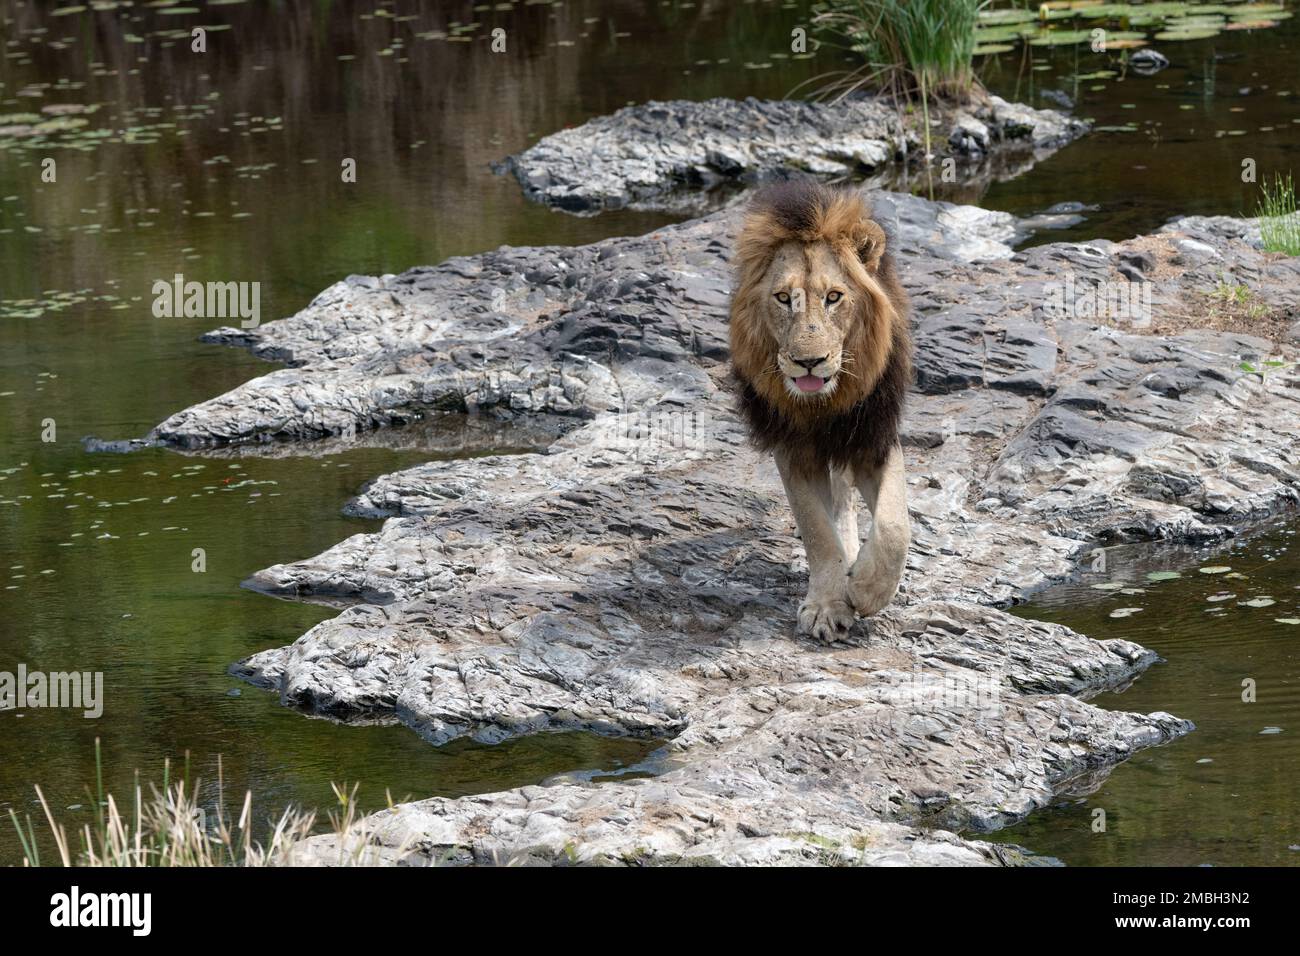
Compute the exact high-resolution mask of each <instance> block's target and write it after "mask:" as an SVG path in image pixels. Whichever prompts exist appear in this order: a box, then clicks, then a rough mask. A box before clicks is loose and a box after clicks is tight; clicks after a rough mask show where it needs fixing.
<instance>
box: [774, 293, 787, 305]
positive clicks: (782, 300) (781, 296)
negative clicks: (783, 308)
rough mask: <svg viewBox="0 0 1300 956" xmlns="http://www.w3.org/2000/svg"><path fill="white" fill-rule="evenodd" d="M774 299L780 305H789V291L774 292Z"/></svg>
mask: <svg viewBox="0 0 1300 956" xmlns="http://www.w3.org/2000/svg"><path fill="white" fill-rule="evenodd" d="M776 301H777V302H780V303H781V304H782V305H789V304H790V293H789V292H778V293H777V294H776Z"/></svg>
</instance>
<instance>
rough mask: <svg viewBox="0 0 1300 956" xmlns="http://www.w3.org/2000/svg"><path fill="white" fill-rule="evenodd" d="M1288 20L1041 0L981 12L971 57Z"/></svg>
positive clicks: (1222, 10)
mask: <svg viewBox="0 0 1300 956" xmlns="http://www.w3.org/2000/svg"><path fill="white" fill-rule="evenodd" d="M1292 15H1293V13H1292V11H1290V10H1288V9H1287V8H1286V7H1285V5H1283V4H1282V3H1244V4H1237V5H1231V4H1224V3H1215V2H1213V0H1209V2H1207V0H1180V2H1152V3H1146V2H1143V3H1105V2H1102V0H1045V2H1042V3H1033V4H1029V5H1028V8H1026V7H1025V6H1013V7H1006V8H998V9H985V10H982V11H981V12H980V14H979V22H978V28H977V30H976V34H975V38H976V46H975V51H974V55H975V56H986V55H992V54H997V53H1005V52H1007V51H1008V50H1011V49H1013V48H1014V45H1015V44H1016V43H1022V42H1023V43H1026V44H1028V45H1029V46H1033V47H1056V46H1068V45H1076V44H1089V45H1091V46H1092V49H1093V52H1096V53H1107V52H1111V51H1117V50H1132V49H1137V48H1139V47H1144V46H1147V45H1148V42H1149V34H1151V33H1152V31H1154V39H1156V40H1159V41H1161V42H1164V43H1168V42H1185V41H1194V40H1208V39H1210V38H1212V37H1215V36H1218V35H1219V34H1220V33H1223V32H1224V31H1235V30H1262V29H1268V28H1270V27H1275V26H1277V25H1278V23H1279V22H1280V21H1282V20H1285V19H1288V18H1290V17H1291V16H1292ZM1067 21H1070V22H1067Z"/></svg>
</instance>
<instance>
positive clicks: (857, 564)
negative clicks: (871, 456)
mask: <svg viewBox="0 0 1300 956" xmlns="http://www.w3.org/2000/svg"><path fill="white" fill-rule="evenodd" d="M857 483H858V490H859V491H861V492H862V497H863V498H864V499H865V500H866V503H867V507H868V508H869V509H870V510H871V514H872V519H871V531H870V532H869V533H868V535H867V540H866V543H865V544H864V545H863V546H862V550H861V551H860V552H859V553H858V557H857V560H855V561H854V562H853V566H852V567H851V568H850V569H849V600H850V601H851V602H852V604H853V608H854V610H856V611H857V612H858V613H859V614H861V615H863V616H864V617H865V616H867V615H869V614H875V613H876V612H877V611H879V610H880V609H881V608H883V607H885V606H886V605H887V604H888V603H889V602H890V601H891V600H892V599H893V597H894V594H895V593H897V591H898V584H899V582H900V581H901V580H902V578H903V569H904V567H905V566H906V565H907V549H908V547H909V546H910V545H911V543H912V530H911V524H910V522H909V521H908V517H907V480H906V478H905V476H904V474H903V451H902V449H901V448H899V447H898V446H897V445H895V446H894V448H893V450H892V451H891V452H890V453H889V457H888V458H886V459H885V463H884V464H883V465H881V466H880V468H878V469H873V470H866V469H863V470H859V471H858V473H857Z"/></svg>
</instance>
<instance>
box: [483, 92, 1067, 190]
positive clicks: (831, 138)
mask: <svg viewBox="0 0 1300 956" xmlns="http://www.w3.org/2000/svg"><path fill="white" fill-rule="evenodd" d="M921 122H922V120H921V113H920V112H919V111H918V112H917V113H916V114H915V115H914V116H913V115H910V114H900V113H899V112H898V111H897V110H896V109H895V108H894V105H893V103H892V102H885V101H884V100H880V99H876V98H872V97H856V98H850V99H846V100H844V101H842V102H838V103H812V102H808V101H804V100H756V99H753V98H750V99H746V100H741V101H738V100H727V99H712V100H704V101H700V102H696V101H691V100H672V101H669V102H664V103H660V102H649V103H644V104H640V105H636V106H628V107H625V108H623V109H621V110H619V111H618V112H616V113H613V114H611V115H608V116H600V117H597V118H595V119H592V120H589V121H588V122H586V123H583V124H582V125H581V126H578V127H575V128H572V129H566V130H562V131H560V132H558V133H553V134H552V135H550V136H546V137H544V138H543V139H541V140H540V141H538V142H537V143H536V144H535V145H533V146H532V147H530V148H529V149H527V150H525V151H524V152H522V153H519V154H517V155H514V156H509V157H507V158H506V159H504V160H503V161H502V162H501V163H500V164H499V166H498V171H500V172H509V173H511V174H513V175H514V177H515V178H516V179H517V180H518V181H519V184H520V185H521V186H522V187H523V189H524V192H525V194H526V195H527V196H528V198H530V199H532V200H534V201H536V202H540V203H545V204H547V205H550V206H554V207H556V208H558V209H564V210H567V211H569V212H596V211H599V210H601V209H616V208H621V207H624V206H633V207H635V208H669V209H674V210H677V211H684V210H689V209H696V210H698V209H702V208H706V203H707V201H706V199H705V196H704V194H706V193H707V192H708V191H709V190H711V189H713V188H715V187H717V186H720V185H724V184H727V183H737V182H744V183H752V182H755V181H758V180H761V179H763V178H766V177H770V176H773V175H780V174H783V173H785V172H788V171H791V170H794V171H799V172H803V173H811V174H813V175H818V176H827V177H831V176H845V175H849V174H859V175H860V174H869V173H872V172H875V171H877V170H880V169H883V168H885V167H888V166H890V165H892V164H895V163H898V162H903V161H906V160H907V158H908V157H910V156H917V157H919V156H921V155H922V154H923V153H924V151H925V133H924V130H923V129H922V127H921ZM934 122H935V127H934V128H933V129H932V130H931V149H932V150H933V151H934V152H935V153H936V155H937V156H939V157H947V156H952V157H954V158H956V159H957V160H959V162H960V164H961V166H962V167H963V173H964V175H968V176H973V175H977V174H979V173H980V172H981V169H980V167H982V166H984V165H987V164H988V162H989V160H990V159H991V157H994V156H996V157H997V159H998V162H999V163H1000V164H1002V165H1009V166H1010V167H1011V168H1012V169H1013V170H1018V169H1019V168H1021V166H1020V165H1019V164H1023V161H1024V160H1025V159H1026V158H1028V159H1029V160H1031V161H1036V160H1039V159H1042V158H1044V157H1046V156H1047V155H1049V154H1051V153H1052V152H1054V151H1055V150H1057V149H1059V148H1060V147H1061V146H1063V145H1065V144H1066V143H1068V142H1070V141H1071V140H1073V139H1075V138H1077V137H1078V136H1080V135H1082V134H1083V133H1084V132H1086V130H1087V128H1088V127H1087V123H1085V122H1083V121H1081V120H1076V119H1073V118H1072V117H1069V116H1066V115H1065V114H1063V113H1058V112H1056V111H1054V110H1036V109H1033V108H1031V107H1028V106H1021V105H1019V104H1015V103H1008V102H1006V101H1005V100H1003V99H1001V98H999V97H997V96H989V97H987V99H986V100H984V101H982V102H980V103H978V104H976V105H972V106H970V107H968V108H966V109H962V110H940V109H939V108H937V107H936V109H935V111H934Z"/></svg>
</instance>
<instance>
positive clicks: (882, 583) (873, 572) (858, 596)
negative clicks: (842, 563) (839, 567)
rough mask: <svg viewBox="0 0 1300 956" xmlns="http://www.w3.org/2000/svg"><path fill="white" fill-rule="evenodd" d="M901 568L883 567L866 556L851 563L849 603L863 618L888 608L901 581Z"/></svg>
mask: <svg viewBox="0 0 1300 956" xmlns="http://www.w3.org/2000/svg"><path fill="white" fill-rule="evenodd" d="M902 577H903V568H902V567H901V566H897V567H889V566H884V565H883V563H882V562H880V561H876V560H873V555H871V554H868V555H865V556H864V557H862V558H859V559H858V560H857V561H855V562H854V563H853V568H852V569H851V570H850V571H849V603H850V604H852V605H853V610H855V611H857V612H858V613H859V614H861V615H862V616H863V617H870V616H871V615H872V614H875V613H876V612H877V611H880V610H883V609H884V608H886V607H888V606H889V602H890V601H892V600H893V599H894V595H895V594H897V593H898V583H899V581H900V580H902Z"/></svg>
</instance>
